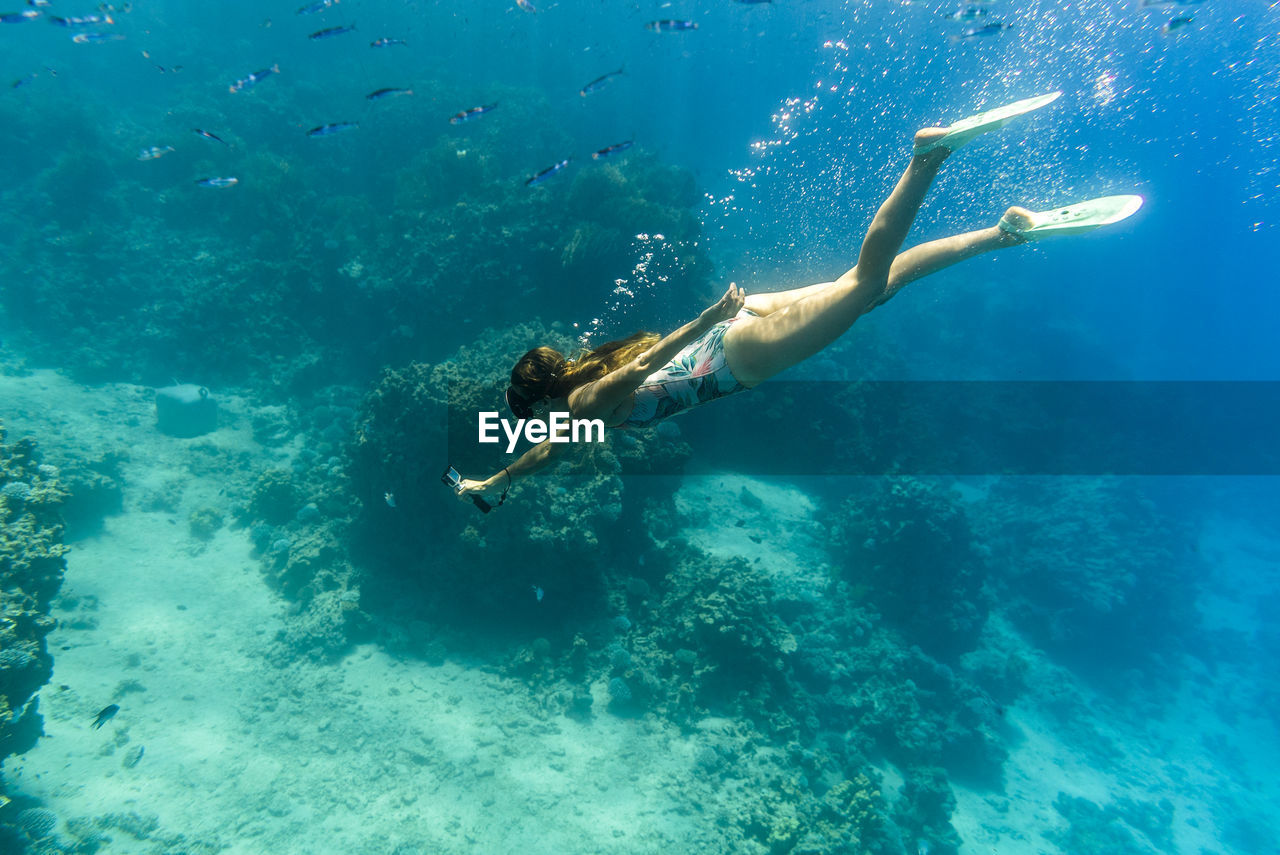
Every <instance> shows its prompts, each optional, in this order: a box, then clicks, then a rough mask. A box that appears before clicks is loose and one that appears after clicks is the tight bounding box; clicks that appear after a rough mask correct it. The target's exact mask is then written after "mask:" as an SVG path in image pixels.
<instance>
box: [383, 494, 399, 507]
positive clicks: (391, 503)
mask: <svg viewBox="0 0 1280 855" xmlns="http://www.w3.org/2000/svg"><path fill="white" fill-rule="evenodd" d="M382 498H383V500H384V501H386V503H387V507H388V508H394V507H395V506H396V494H395V493H383V494H382Z"/></svg>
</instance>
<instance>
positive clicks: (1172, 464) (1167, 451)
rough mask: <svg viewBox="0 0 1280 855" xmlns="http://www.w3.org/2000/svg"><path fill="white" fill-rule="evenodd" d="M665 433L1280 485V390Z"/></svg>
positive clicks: (789, 450) (832, 410)
mask: <svg viewBox="0 0 1280 855" xmlns="http://www.w3.org/2000/svg"><path fill="white" fill-rule="evenodd" d="M455 415H456V413H455ZM502 415H503V416H505V417H507V418H511V415H510V413H506V412H503V413H502ZM451 421H452V420H451ZM454 423H455V424H456V422H454ZM664 425H667V426H666V427H663V426H659V427H658V428H655V429H653V430H650V431H644V432H642V434H637V436H641V435H648V437H650V441H653V438H654V434H655V432H656V438H661V440H662V441H668V440H680V441H684V442H688V443H689V444H690V446H691V448H692V452H693V456H694V458H695V459H696V461H697V463H698V468H703V467H707V466H710V467H717V468H725V469H730V470H733V471H737V472H741V473H744V474H759V475H999V474H1008V475H1280V382H855V383H836V382H802V381H796V382H791V381H778V382H769V383H765V384H763V385H761V386H760V387H758V388H756V389H753V390H751V391H748V392H744V393H740V394H737V395H733V396H731V397H729V398H725V399H722V400H718V401H713V402H710V403H708V404H706V405H703V406H700V407H697V408H695V409H694V410H692V411H690V412H688V413H685V414H682V415H680V416H679V417H676V418H673V419H670V420H668V421H667V422H665V423H664ZM608 433H609V435H610V437H611V439H612V441H613V444H614V448H615V450H617V451H619V452H620V453H621V454H622V455H623V456H625V454H626V448H625V445H629V443H627V441H626V440H622V443H623V445H619V444H618V443H619V437H618V434H619V433H622V432H621V431H609V432H608ZM462 440H463V438H462V437H458V436H456V435H455V436H452V437H451V443H450V444H451V446H452V445H454V444H462V443H461V442H460V441H462ZM467 441H468V442H473V441H474V434H473V435H472V437H469V438H467ZM527 447H528V446H527V445H524V446H522V447H521V449H520V450H524V449H525V448H527ZM644 447H645V446H644V444H642V445H639V446H636V448H640V449H643V448H644ZM471 448H472V449H474V448H476V446H474V445H472V446H471ZM487 448H489V449H492V458H493V460H494V461H500V462H497V465H496V466H495V467H494V468H495V469H496V468H500V467H501V466H502V465H504V464H506V463H509V462H510V461H511V460H513V459H514V456H509V455H507V454H505V453H504V452H505V444H504V445H503V446H502V447H501V448H499V447H498V446H487ZM486 456H487V455H486ZM659 458H662V459H676V460H678V459H679V458H678V457H676V458H673V457H672V456H670V455H666V454H662V455H654V460H655V461H656V460H657V459H659ZM664 468H665V469H671V471H659V470H660V469H664ZM684 468H686V465H685V464H684V463H683V462H681V463H677V464H672V465H670V466H667V467H662V466H658V467H657V468H654V467H646V470H647V471H648V472H650V473H652V474H678V473H679V471H681V470H683V469H684Z"/></svg>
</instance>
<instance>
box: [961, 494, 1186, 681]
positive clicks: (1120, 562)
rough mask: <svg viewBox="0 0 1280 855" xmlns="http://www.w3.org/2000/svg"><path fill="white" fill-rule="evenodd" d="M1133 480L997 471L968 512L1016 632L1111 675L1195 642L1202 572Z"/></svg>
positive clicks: (1121, 675) (1172, 657) (1172, 656)
mask: <svg viewBox="0 0 1280 855" xmlns="http://www.w3.org/2000/svg"><path fill="white" fill-rule="evenodd" d="M1135 480H1136V479H1125V478H1005V479H1001V480H999V481H997V482H996V483H995V484H994V485H993V486H992V487H991V489H990V490H989V491H988V492H987V494H986V497H985V499H984V500H983V501H980V502H976V503H974V505H973V506H972V507H971V509H970V511H969V514H970V517H971V518H972V519H973V520H974V522H975V526H976V527H977V528H978V530H979V531H980V533H981V535H982V537H983V540H984V546H985V547H986V549H987V550H988V552H989V558H988V559H987V562H988V564H989V565H990V567H991V568H992V570H993V571H994V573H993V576H994V578H993V580H992V582H993V585H992V586H993V587H996V586H998V587H999V589H1000V592H1001V600H1002V605H1003V609H1004V610H1005V611H1006V612H1007V613H1008V614H1010V615H1011V616H1012V618H1013V620H1014V622H1015V624H1016V625H1017V626H1018V627H1019V629H1021V630H1022V631H1023V632H1025V633H1027V634H1028V635H1029V636H1031V637H1032V638H1033V639H1035V640H1036V641H1037V642H1038V643H1039V644H1040V645H1042V646H1044V647H1045V648H1047V649H1048V650H1049V651H1051V652H1052V653H1053V654H1054V655H1055V656H1056V657H1058V658H1059V659H1060V660H1065V661H1067V662H1071V663H1077V664H1080V665H1084V666H1087V667H1088V668H1089V669H1090V670H1093V671H1094V672H1095V673H1097V674H1098V675H1099V676H1103V675H1108V676H1109V677H1110V678H1111V679H1118V680H1120V681H1121V682H1128V681H1129V677H1128V676H1127V673H1128V670H1129V669H1132V668H1134V667H1136V666H1148V667H1145V668H1144V673H1147V674H1148V675H1149V676H1151V677H1153V678H1154V679H1157V680H1159V679H1160V676H1159V674H1158V673H1157V671H1156V669H1154V668H1151V667H1149V666H1152V665H1153V664H1155V663H1156V662H1158V661H1166V662H1173V661H1176V656H1177V654H1178V653H1179V651H1181V650H1183V649H1186V648H1188V647H1189V646H1190V645H1193V644H1194V643H1195V633H1194V632H1193V628H1194V627H1196V626H1198V624H1199V619H1198V618H1197V616H1196V615H1197V605H1196V602H1197V597H1198V592H1199V588H1200V585H1201V583H1202V580H1203V578H1204V576H1205V574H1204V573H1203V572H1202V570H1201V567H1200V565H1201V563H1202V561H1203V559H1202V558H1200V556H1199V555H1197V554H1195V553H1190V552H1187V551H1185V550H1181V551H1175V550H1174V548H1173V546H1172V544H1174V543H1176V542H1177V537H1176V535H1175V531H1176V527H1175V524H1174V523H1173V522H1172V521H1171V520H1167V519H1166V518H1165V517H1164V516H1163V515H1162V514H1161V513H1160V512H1159V511H1158V510H1157V508H1156V506H1155V505H1154V504H1153V503H1152V502H1151V501H1150V499H1148V498H1147V496H1146V495H1144V493H1143V488H1142V487H1141V486H1140V485H1139V484H1137V483H1135Z"/></svg>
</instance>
